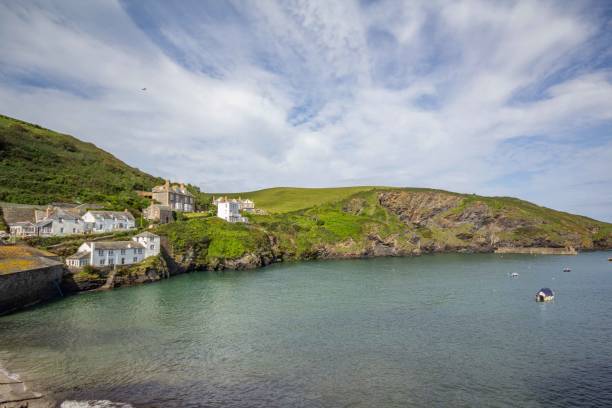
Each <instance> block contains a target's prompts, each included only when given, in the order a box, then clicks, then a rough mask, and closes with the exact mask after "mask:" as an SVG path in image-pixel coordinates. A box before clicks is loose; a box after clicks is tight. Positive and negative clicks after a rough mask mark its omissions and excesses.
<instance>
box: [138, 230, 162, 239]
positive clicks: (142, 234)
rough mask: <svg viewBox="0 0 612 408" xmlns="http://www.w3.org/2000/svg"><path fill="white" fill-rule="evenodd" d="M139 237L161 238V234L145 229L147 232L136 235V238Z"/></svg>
mask: <svg viewBox="0 0 612 408" xmlns="http://www.w3.org/2000/svg"><path fill="white" fill-rule="evenodd" d="M137 237H145V238H159V235H155V234H152V233H150V232H149V231H145V232H141V233H140V234H138V235H134V238H137Z"/></svg>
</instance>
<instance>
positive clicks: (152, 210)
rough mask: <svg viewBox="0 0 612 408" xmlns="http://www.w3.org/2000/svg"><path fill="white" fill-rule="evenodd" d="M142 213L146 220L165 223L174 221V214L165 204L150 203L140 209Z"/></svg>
mask: <svg viewBox="0 0 612 408" xmlns="http://www.w3.org/2000/svg"><path fill="white" fill-rule="evenodd" d="M142 215H143V216H144V217H145V219H147V220H148V221H152V222H156V223H159V224H167V223H169V222H172V221H174V214H172V209H171V208H170V207H168V206H167V205H162V204H151V205H150V206H148V207H147V208H145V209H144V210H143V211H142Z"/></svg>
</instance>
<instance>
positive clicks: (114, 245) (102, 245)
mask: <svg viewBox="0 0 612 408" xmlns="http://www.w3.org/2000/svg"><path fill="white" fill-rule="evenodd" d="M94 243H95V249H96V250H98V249H128V248H144V246H143V245H142V244H140V243H138V242H136V241H97V242H94Z"/></svg>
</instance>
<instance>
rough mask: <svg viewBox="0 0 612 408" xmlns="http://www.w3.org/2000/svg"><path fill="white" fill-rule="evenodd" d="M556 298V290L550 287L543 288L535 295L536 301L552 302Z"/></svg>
mask: <svg viewBox="0 0 612 408" xmlns="http://www.w3.org/2000/svg"><path fill="white" fill-rule="evenodd" d="M554 298H555V292H553V291H552V289H550V288H542V289H540V290H539V291H538V293H536V295H535V300H536V302H550V301H551V300H553V299H554Z"/></svg>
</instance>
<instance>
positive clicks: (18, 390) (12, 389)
mask: <svg viewBox="0 0 612 408" xmlns="http://www.w3.org/2000/svg"><path fill="white" fill-rule="evenodd" d="M56 404H57V402H56V401H53V400H51V399H49V398H48V397H47V396H46V395H44V394H42V393H40V392H37V391H33V390H31V389H30V384H28V383H27V382H25V381H23V380H21V378H20V377H19V375H17V374H14V373H11V372H9V371H7V370H5V369H4V368H3V367H2V366H1V365H0V408H23V407H27V408H52V407H55V406H56Z"/></svg>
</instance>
